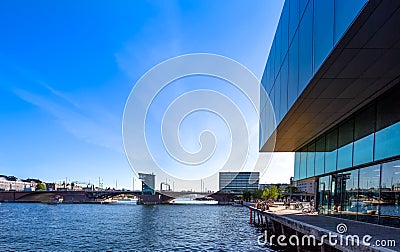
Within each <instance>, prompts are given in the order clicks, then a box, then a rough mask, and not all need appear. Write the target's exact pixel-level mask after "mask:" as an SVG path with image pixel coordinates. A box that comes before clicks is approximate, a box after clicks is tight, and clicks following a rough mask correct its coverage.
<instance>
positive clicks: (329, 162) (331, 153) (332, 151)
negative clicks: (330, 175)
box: [325, 129, 338, 172]
mask: <svg viewBox="0 0 400 252" xmlns="http://www.w3.org/2000/svg"><path fill="white" fill-rule="evenodd" d="M337 137H338V131H337V129H335V130H333V131H331V132H330V133H328V134H327V135H326V146H325V149H326V152H325V172H332V171H336V160H337Z"/></svg>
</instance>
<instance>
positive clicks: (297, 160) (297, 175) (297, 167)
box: [294, 152, 300, 180]
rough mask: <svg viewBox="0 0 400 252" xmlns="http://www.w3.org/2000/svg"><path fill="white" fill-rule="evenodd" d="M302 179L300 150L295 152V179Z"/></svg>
mask: <svg viewBox="0 0 400 252" xmlns="http://www.w3.org/2000/svg"><path fill="white" fill-rule="evenodd" d="M299 179H300V152H295V153H294V180H299Z"/></svg>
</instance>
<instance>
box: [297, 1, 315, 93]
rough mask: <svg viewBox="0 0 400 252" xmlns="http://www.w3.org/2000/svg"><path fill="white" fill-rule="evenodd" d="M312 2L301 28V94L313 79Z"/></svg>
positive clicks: (299, 91) (305, 13)
mask: <svg viewBox="0 0 400 252" xmlns="http://www.w3.org/2000/svg"><path fill="white" fill-rule="evenodd" d="M312 7H313V6H312V1H310V2H309V4H308V5H307V8H306V10H305V12H304V15H303V19H302V20H301V23H300V26H299V48H301V50H299V90H298V93H299V94H300V93H301V92H303V90H304V88H305V87H306V86H307V85H308V82H309V81H310V79H311V77H312V70H313V67H312V20H313V8H312Z"/></svg>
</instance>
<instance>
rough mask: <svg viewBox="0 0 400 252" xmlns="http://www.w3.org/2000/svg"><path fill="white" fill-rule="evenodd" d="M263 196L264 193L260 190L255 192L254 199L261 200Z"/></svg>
mask: <svg viewBox="0 0 400 252" xmlns="http://www.w3.org/2000/svg"><path fill="white" fill-rule="evenodd" d="M262 194H263V191H262V190H260V189H258V190H255V191H254V192H253V198H256V199H261V197H262Z"/></svg>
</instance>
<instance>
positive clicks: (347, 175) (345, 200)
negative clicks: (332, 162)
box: [340, 169, 359, 220]
mask: <svg viewBox="0 0 400 252" xmlns="http://www.w3.org/2000/svg"><path fill="white" fill-rule="evenodd" d="M358 173H359V169H357V170H353V171H348V172H344V173H342V174H341V176H342V183H343V186H342V189H343V191H342V202H341V209H340V211H341V212H340V215H341V217H342V218H346V219H352V220H355V219H356V218H357V212H358V206H359V201H358V198H359V195H358V188H359V186H358V179H359V178H358Z"/></svg>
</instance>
